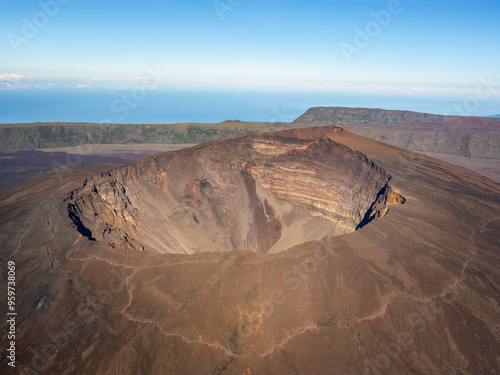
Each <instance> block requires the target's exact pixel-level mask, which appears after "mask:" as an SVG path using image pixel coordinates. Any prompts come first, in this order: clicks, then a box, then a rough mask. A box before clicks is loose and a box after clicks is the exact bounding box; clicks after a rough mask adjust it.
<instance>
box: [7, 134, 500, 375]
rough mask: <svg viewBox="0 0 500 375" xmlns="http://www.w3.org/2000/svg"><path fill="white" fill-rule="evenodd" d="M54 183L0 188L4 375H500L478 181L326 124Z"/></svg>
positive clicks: (486, 205) (488, 227) (494, 274)
mask: <svg viewBox="0 0 500 375" xmlns="http://www.w3.org/2000/svg"><path fill="white" fill-rule="evenodd" d="M59 177H61V178H62V181H63V183H61V178H58V177H56V176H54V175H49V176H44V177H41V178H38V179H36V180H33V181H30V182H28V183H26V184H24V185H23V186H22V187H21V188H18V189H16V190H9V191H7V192H4V193H2V194H1V195H0V199H1V202H2V203H1V204H0V227H1V232H0V233H1V261H2V269H3V272H2V276H3V277H5V275H6V274H7V272H6V269H7V262H8V261H14V262H15V263H16V278H17V291H16V293H17V300H16V311H17V312H18V315H17V317H16V319H17V326H16V330H17V331H16V355H17V358H16V363H17V369H16V370H15V371H13V373H18V372H19V370H21V372H22V373H25V374H29V373H47V374H65V373H75V374H76V373H77V374H95V373H99V374H115V373H119V374H247V375H248V374H276V375H278V374H382V373H384V374H406V373H407V374H495V373H497V374H499V373H500V307H499V304H500V293H499V288H500V266H499V264H500V254H499V253H498V251H499V250H498V249H499V245H500V214H499V212H500V195H499V193H500V190H499V188H498V185H496V184H494V183H493V182H491V181H490V180H488V179H486V178H483V177H481V176H479V175H477V174H475V173H473V172H470V171H468V170H466V169H463V168H459V167H455V166H452V165H450V164H446V163H444V162H440V161H438V160H435V159H432V158H429V157H426V156H423V155H416V154H412V153H410V152H408V151H405V150H402V149H398V148H394V147H391V146H388V145H384V144H381V143H378V142H376V141H373V140H369V139H366V138H363V137H360V136H357V135H353V134H351V133H349V132H347V131H345V130H342V129H340V128H335V127H325V128H309V129H303V130H301V129H297V130H290V131H284V132H281V133H274V134H266V135H250V136H241V137H237V138H233V139H230V140H226V141H214V142H209V143H205V144H202V145H199V146H196V147H194V148H191V149H185V150H181V151H176V152H169V153H165V154H161V155H158V156H154V157H151V158H148V159H144V160H142V161H139V162H137V163H134V164H130V165H127V166H123V167H119V168H115V169H113V170H110V171H106V169H105V167H99V168H94V169H90V168H89V169H81V170H73V171H68V172H65V173H63V174H61V175H60V176H59ZM4 281H5V279H4ZM4 284H5V283H4ZM6 289H7V288H6V287H3V288H2V290H1V294H2V298H5V293H6ZM1 312H2V314H4V316H6V307H5V306H4V305H2V311H1ZM2 327H3V328H4V329H3V330H2V333H1V334H2V344H1V345H2V346H1V355H4V357H3V358H2V362H1V365H0V366H1V367H0V371H2V372H6V373H8V372H9V370H12V369H11V368H10V367H9V366H8V365H7V361H8V360H7V358H6V354H4V353H7V349H8V344H7V342H8V340H6V337H7V332H8V330H7V325H6V324H5V323H3V325H2ZM23 371H24V372H23Z"/></svg>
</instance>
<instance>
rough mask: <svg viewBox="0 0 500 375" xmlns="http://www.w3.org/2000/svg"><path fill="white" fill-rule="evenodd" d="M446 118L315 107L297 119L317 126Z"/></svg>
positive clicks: (443, 117)
mask: <svg viewBox="0 0 500 375" xmlns="http://www.w3.org/2000/svg"><path fill="white" fill-rule="evenodd" d="M445 119H446V116H440V115H432V114H429V113H419V112H411V111H392V110H385V109H372V108H347V107H314V108H310V109H308V110H307V112H306V113H304V114H303V115H302V116H300V117H299V118H297V119H296V120H295V121H294V122H296V123H302V124H305V123H309V122H314V123H317V124H332V123H343V124H399V123H404V122H408V123H411V122H429V123H441V122H443V121H445Z"/></svg>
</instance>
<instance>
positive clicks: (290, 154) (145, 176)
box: [66, 129, 400, 254]
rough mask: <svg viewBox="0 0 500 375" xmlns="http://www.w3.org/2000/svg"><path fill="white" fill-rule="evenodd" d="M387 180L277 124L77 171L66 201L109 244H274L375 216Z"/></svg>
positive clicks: (84, 228)
mask: <svg viewBox="0 0 500 375" xmlns="http://www.w3.org/2000/svg"><path fill="white" fill-rule="evenodd" d="M338 131H340V129H339V130H338ZM389 180H390V176H389V175H388V174H387V173H386V172H385V171H384V170H383V169H382V168H380V167H379V166H377V165H376V164H375V163H373V162H372V161H370V160H369V159H368V158H367V157H366V156H365V155H363V154H361V153H360V152H357V151H353V150H352V149H350V148H348V147H346V146H344V145H341V144H338V143H336V142H334V141H332V140H331V139H330V138H328V137H327V136H320V137H318V138H316V139H300V138H292V137H287V133H286V132H284V133H281V134H280V133H276V134H271V135H259V136H245V137H239V138H236V139H232V140H228V141H218V142H210V143H206V144H202V145H199V146H196V147H194V148H191V149H185V150H181V151H176V152H170V153H165V154H162V155H159V156H156V157H153V158H149V159H146V160H144V161H141V162H139V163H136V164H133V165H129V166H125V167H121V168H118V169H114V170H112V171H109V172H108V173H105V174H101V175H99V176H95V177H93V178H91V179H89V180H87V181H86V182H85V183H84V184H83V186H82V187H81V188H79V189H77V190H75V191H73V192H72V193H71V195H70V196H69V197H68V198H67V200H66V204H67V210H68V215H69V217H70V219H71V220H72V223H73V225H74V227H75V228H76V229H77V230H78V231H80V233H81V234H82V235H84V236H86V237H88V238H89V239H91V240H94V241H103V242H105V243H107V244H109V245H111V246H113V247H117V248H122V247H126V248H134V249H137V250H145V249H147V250H155V251H159V252H164V253H188V254H192V253H197V252H206V251H218V252H225V251H233V250H243V249H250V250H254V251H257V252H268V251H271V252H278V251H280V250H283V249H286V248H289V247H291V246H293V245H296V244H300V243H303V242H306V241H308V240H313V239H318V238H322V237H324V236H326V235H332V234H333V235H341V234H345V233H349V232H352V231H354V230H356V229H357V228H361V227H362V226H364V225H366V224H367V223H368V222H369V221H370V220H372V219H373V218H376V217H382V216H384V215H385V214H386V213H387V210H388V208H387V197H388V196H389V194H390V193H391V189H390V187H389V185H388V183H389ZM392 203H400V202H392Z"/></svg>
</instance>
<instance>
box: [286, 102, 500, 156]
mask: <svg viewBox="0 0 500 375" xmlns="http://www.w3.org/2000/svg"><path fill="white" fill-rule="evenodd" d="M294 123H295V124H342V126H343V127H345V128H346V129H347V130H349V131H351V132H353V133H356V134H359V135H362V136H364V137H368V138H372V139H376V140H377V141H381V142H384V143H389V144H391V145H393V146H398V147H402V148H405V149H407V150H412V151H424V152H435V153H445V154H453V155H462V156H467V157H473V158H495V159H499V158H500V120H499V119H494V118H484V117H471V116H441V115H433V114H429V113H419V112H410V111H389V110H383V109H371V108H343V107H316V108H310V109H309V110H307V112H306V113H304V114H303V115H302V116H300V117H299V118H297V119H296V120H295V121H294Z"/></svg>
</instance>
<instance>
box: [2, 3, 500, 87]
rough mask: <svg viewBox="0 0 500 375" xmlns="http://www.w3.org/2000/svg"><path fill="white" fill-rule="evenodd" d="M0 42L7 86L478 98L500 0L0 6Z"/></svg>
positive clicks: (499, 23) (491, 59) (489, 63)
mask: <svg viewBox="0 0 500 375" xmlns="http://www.w3.org/2000/svg"><path fill="white" fill-rule="evenodd" d="M42 4H46V5H47V6H48V8H47V6H43V5H42ZM216 8H218V10H217V9H216ZM47 9H49V10H47ZM49 13H50V14H49ZM374 14H378V15H380V16H375V15H374ZM388 15H389V16H388ZM381 20H382V21H381ZM27 22H28V24H32V25H33V26H34V28H33V27H31V29H30V27H29V26H30V25H28V26H26V25H27ZM37 25H38V26H37ZM359 31H361V32H362V33H363V34H365V37H364V38H363V37H359V35H358V38H357V39H356V35H357V34H359ZM367 34H369V35H367ZM0 36H1V38H0V88H3V89H6V90H14V89H15V90H19V89H28V88H33V87H38V88H58V87H61V88H62V87H67V88H76V89H82V90H83V89H87V90H88V89H99V88H113V89H119V88H126V87H129V86H131V85H136V84H137V82H143V79H144V78H145V77H147V76H148V74H150V73H148V69H149V70H151V69H153V70H157V71H159V72H161V73H162V79H161V80H158V81H156V83H158V88H176V89H201V90H203V89H234V88H237V89H254V88H259V89H286V90H296V91H300V90H309V91H332V92H350V93H353V92H355V93H366V94H377V93H381V94H403V95H412V94H419V95H425V94H431V95H470V94H471V93H472V92H473V90H474V89H475V88H476V87H477V86H478V84H479V83H480V77H489V76H492V77H493V78H492V79H493V80H494V81H496V82H498V81H500V63H499V62H500V43H499V39H500V2H499V1H498V0H489V1H481V0H480V1H475V2H472V1H469V0H467V1H463V0H446V1H445V0H413V1H411V0H400V1H398V0H390V1H387V0H383V1H378V0H370V1H368V0H366V1H363V0H330V1H324V0H322V1H319V0H286V1H284V0H266V1H262V0H220V1H219V0H217V1H213V0H189V1H180V0H176V1H160V0H41V1H28V0H26V1H19V0H0ZM360 40H361V42H360ZM346 50H347V51H351V53H350V54H348V55H349V56H347V57H346V53H345V51H346ZM353 51H354V52H353ZM155 87H156V86H155ZM497 91H500V87H498V90H497Z"/></svg>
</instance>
